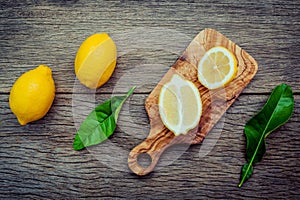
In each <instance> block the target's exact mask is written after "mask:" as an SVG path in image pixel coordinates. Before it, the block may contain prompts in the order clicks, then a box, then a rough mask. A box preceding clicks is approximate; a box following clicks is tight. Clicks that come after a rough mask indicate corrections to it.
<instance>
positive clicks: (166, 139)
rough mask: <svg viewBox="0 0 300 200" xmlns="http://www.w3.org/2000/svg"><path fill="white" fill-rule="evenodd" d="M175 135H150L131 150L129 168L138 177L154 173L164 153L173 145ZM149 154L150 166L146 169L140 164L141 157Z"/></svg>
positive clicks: (165, 132)
mask: <svg viewBox="0 0 300 200" xmlns="http://www.w3.org/2000/svg"><path fill="white" fill-rule="evenodd" d="M173 138H174V134H173V133H171V132H170V131H167V130H165V131H162V132H160V133H159V134H150V135H149V137H148V138H147V139H146V140H145V141H143V142H142V143H140V144H139V145H137V146H136V147H135V148H134V149H132V150H131V152H130V153H129V156H128V166H129V168H130V169H131V170H132V171H133V172H134V173H136V174H137V175H140V176H143V175H146V174H148V173H150V172H151V171H153V169H154V167H155V166H156V164H157V162H158V160H159V157H160V155H161V154H162V152H163V151H164V150H165V149H166V148H167V147H168V146H170V145H171V141H172V139H173ZM145 153H146V154H148V155H149V156H150V157H151V161H150V165H149V166H148V167H146V168H144V167H142V166H141V165H140V164H139V156H141V155H142V154H145Z"/></svg>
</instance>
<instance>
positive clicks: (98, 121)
mask: <svg viewBox="0 0 300 200" xmlns="http://www.w3.org/2000/svg"><path fill="white" fill-rule="evenodd" d="M134 89H135V87H132V88H131V89H130V90H129V91H128V93H127V94H126V95H125V96H115V97H112V98H111V99H109V100H107V101H106V102H104V103H102V104H100V105H99V106H97V107H96V108H95V109H94V110H93V111H92V112H91V113H90V114H89V115H88V116H87V118H86V119H85V120H84V121H83V122H82V124H81V125H80V127H79V130H78V132H77V133H76V135H75V138H74V143H73V148H74V150H81V149H83V148H84V147H88V146H92V145H95V144H99V143H101V142H103V141H104V140H106V139H107V138H108V137H109V136H111V135H112V134H113V132H114V131H115V129H116V126H117V125H116V124H117V120H118V116H119V113H120V110H121V108H122V106H123V104H124V102H125V101H126V99H127V98H128V97H129V96H130V95H131V94H132V93H133V91H134Z"/></svg>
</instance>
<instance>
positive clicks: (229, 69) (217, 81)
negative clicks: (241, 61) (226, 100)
mask: <svg viewBox="0 0 300 200" xmlns="http://www.w3.org/2000/svg"><path fill="white" fill-rule="evenodd" d="M236 74H237V60H236V58H235V56H234V55H233V54H232V53H231V52H230V51H229V50H228V49H226V48H224V47H221V46H217V47H213V48H211V49H209V50H208V51H207V52H206V53H205V54H204V56H203V57H202V59H201V60H200V62H199V66H198V79H199V81H200V82H201V83H202V85H204V86H205V87H207V88H208V89H216V88H219V87H223V86H226V85H227V84H228V83H229V82H230V81H232V80H233V79H234V78H235V76H236Z"/></svg>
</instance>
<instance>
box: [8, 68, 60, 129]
mask: <svg viewBox="0 0 300 200" xmlns="http://www.w3.org/2000/svg"><path fill="white" fill-rule="evenodd" d="M54 96H55V84H54V80H53V78H52V71H51V69H50V68H49V67H47V66H45V65H40V66H38V67H37V68H35V69H33V70H30V71H28V72H25V73H24V74H22V75H21V76H20V77H19V78H18V79H17V81H16V82H15V83H14V85H13V87H12V89H11V91H10V96H9V106H10V109H11V111H12V112H13V113H14V114H15V115H16V117H17V118H18V121H19V123H20V124H21V125H25V124H27V123H29V122H33V121H36V120H38V119H40V118H42V117H44V116H45V115H46V114H47V112H48V111H49V109H50V107H51V105H52V102H53V100H54Z"/></svg>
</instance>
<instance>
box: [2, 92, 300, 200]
mask: <svg viewBox="0 0 300 200" xmlns="http://www.w3.org/2000/svg"><path fill="white" fill-rule="evenodd" d="M147 96H148V95H142V94H134V95H133V96H132V97H131V98H130V99H129V101H127V102H126V104H125V105H124V107H123V108H125V109H122V111H121V113H120V118H119V122H120V123H119V125H118V128H117V130H116V132H115V133H114V135H113V136H112V137H111V138H110V141H111V142H112V143H113V144H115V145H117V146H118V147H119V148H120V149H121V150H123V151H125V152H126V153H125V154H124V155H123V156H124V159H122V160H121V163H120V166H122V167H123V168H122V169H121V170H116V169H115V168H113V167H115V166H113V163H111V166H108V165H107V162H105V161H103V160H99V159H97V155H96V154H93V153H92V151H91V150H83V151H74V150H73V149H72V142H73V138H74V135H75V132H76V128H75V127H76V120H74V112H73V111H72V104H73V96H72V95H71V94H67V95H66V94H57V95H56V98H55V101H54V105H53V107H52V108H51V109H50V112H49V113H48V114H47V115H46V117H45V118H43V119H41V120H40V121H38V122H34V123H31V124H28V125H27V126H19V124H18V122H17V120H16V118H15V116H14V115H13V114H12V113H11V111H10V109H9V107H8V103H7V98H8V96H7V95H0V102H2V103H1V108H2V112H1V113H0V119H1V125H0V127H1V134H0V137H1V140H0V145H1V148H0V157H1V164H0V177H1V182H0V198H4V197H9V198H20V197H22V198H39V199H40V198H42V199H44V198H45V199H46V198H51V199H57V198H64V197H65V198H70V199H74V198H92V197H93V198H101V197H111V198H123V197H125V198H140V197H144V198H154V197H153V195H155V198H159V197H160V198H167V197H171V198H176V197H182V196H184V197H185V198H193V197H195V196H198V195H199V198H200V197H201V198H224V197H225V198H230V199H239V198H241V197H243V198H271V199H272V198H281V197H282V198H283V197H284V198H288V199H297V196H298V195H299V188H298V184H299V175H300V174H299V164H300V163H299V153H300V149H299V145H300V140H299V137H298V134H299V132H298V131H295V129H296V128H297V129H298V128H299V119H300V107H299V105H300V96H299V95H296V96H295V102H296V104H295V112H294V114H293V116H292V118H291V119H290V121H289V122H288V123H287V124H286V125H284V126H283V127H281V128H279V129H278V130H276V131H275V132H274V133H273V134H271V135H270V136H269V138H268V139H267V153H266V155H265V157H264V159H263V161H262V162H260V163H259V164H257V165H256V166H255V172H254V175H253V177H252V178H251V179H249V181H248V182H247V183H245V185H244V186H243V188H242V189H239V188H237V184H238V181H239V176H240V167H241V166H242V165H243V164H244V162H245V157H244V151H245V137H244V135H243V127H244V125H245V123H246V122H247V121H248V120H249V119H250V118H251V117H252V116H253V115H254V114H255V113H256V112H258V110H259V109H260V108H261V107H262V106H263V104H264V103H265V101H266V100H267V96H259V95H243V94H242V95H241V96H240V97H239V98H238V100H237V101H235V103H234V104H233V105H232V106H231V107H230V108H229V109H228V111H227V112H226V114H225V116H224V121H223V126H217V127H216V129H213V130H212V131H211V132H210V134H212V135H213V134H215V133H218V132H219V131H220V132H221V133H220V137H219V138H218V137H216V138H215V139H216V140H217V142H216V144H215V145H214V147H213V148H212V150H211V151H210V152H209V154H208V155H206V156H204V157H200V153H201V152H202V151H203V149H202V148H204V147H205V146H203V144H196V145H192V146H190V147H189V148H185V147H174V148H172V147H171V148H170V149H168V150H167V151H166V152H164V154H163V155H162V159H161V160H160V162H158V165H157V167H156V169H155V171H154V172H153V173H150V174H149V175H147V176H145V177H143V178H139V177H137V176H136V175H135V174H133V173H130V169H129V168H128V167H127V156H128V154H129V152H130V150H131V149H132V148H133V147H134V146H136V145H137V144H139V143H140V141H141V140H144V139H145V138H146V137H147V135H148V133H149V130H150V125H149V121H148V117H147V115H146V111H145V109H144V101H145V99H146V97H147ZM87 97H88V96H82V99H88V98H87ZM109 97H110V95H98V96H97V97H96V98H94V99H93V100H90V101H89V103H90V104H93V103H95V101H96V102H97V103H101V102H103V101H105V100H106V99H108V98H109ZM127 107H128V108H132V109H130V110H129V111H126V110H127ZM83 117H84V116H83ZM221 125H222V124H221ZM297 125H298V127H296V126H297ZM210 134H209V135H210ZM209 135H208V137H209ZM217 135H218V134H217ZM207 139H208V138H207ZM204 141H205V140H204ZM103 145H104V146H105V143H103V144H101V145H99V146H97V147H98V148H97V151H98V152H99V153H106V154H108V155H110V156H114V155H115V153H116V152H113V151H110V150H111V149H107V150H105V149H103V147H104V146H103ZM176 154H179V155H181V156H179V157H178V159H176V160H173V158H174V155H176ZM166 162H167V163H168V162H169V163H170V164H169V165H165V164H166ZM274 188H276V190H273V189H274ZM270 191H272V193H270Z"/></svg>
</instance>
